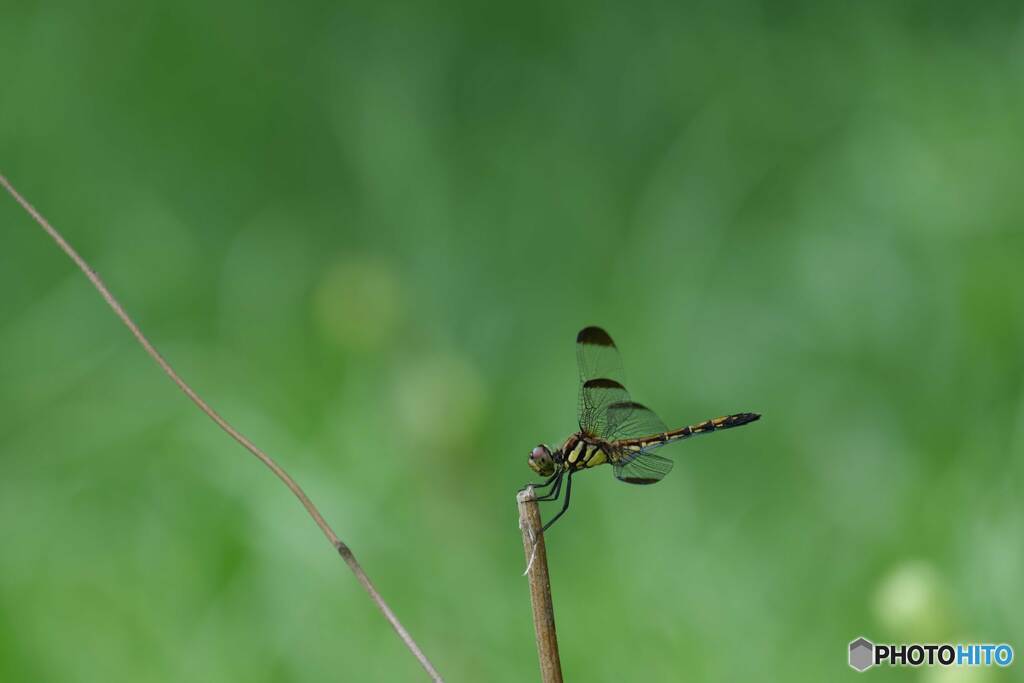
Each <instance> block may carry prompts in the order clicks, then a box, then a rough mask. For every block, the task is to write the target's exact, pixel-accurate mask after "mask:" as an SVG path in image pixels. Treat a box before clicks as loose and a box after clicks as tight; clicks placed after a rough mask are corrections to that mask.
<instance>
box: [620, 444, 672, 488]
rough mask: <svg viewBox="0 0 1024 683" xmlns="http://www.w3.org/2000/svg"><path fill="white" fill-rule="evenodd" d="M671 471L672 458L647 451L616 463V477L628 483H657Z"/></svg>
mask: <svg viewBox="0 0 1024 683" xmlns="http://www.w3.org/2000/svg"><path fill="white" fill-rule="evenodd" d="M671 471H672V461H671V460H669V459H668V458H663V457H661V456H660V455H655V454H653V453H648V452H646V451H639V452H638V453H636V454H634V455H633V456H632V457H629V458H622V459H621V460H619V461H618V462H616V463H615V478H616V479H618V480H619V481H624V482H626V483H627V484H657V483H658V482H659V481H661V480H662V479H664V478H665V476H666V475H667V474H668V473H669V472H671Z"/></svg>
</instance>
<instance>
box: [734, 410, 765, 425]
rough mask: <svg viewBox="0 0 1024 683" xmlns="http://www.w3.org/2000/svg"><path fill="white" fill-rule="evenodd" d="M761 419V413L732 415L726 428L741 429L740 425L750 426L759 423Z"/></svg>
mask: <svg viewBox="0 0 1024 683" xmlns="http://www.w3.org/2000/svg"><path fill="white" fill-rule="evenodd" d="M760 419H761V413H739V414H737V415H730V416H729V418H728V422H727V423H726V425H725V426H727V427H739V426H740V425H745V424H750V423H751V422H757V421H758V420H760Z"/></svg>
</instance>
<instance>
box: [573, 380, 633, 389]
mask: <svg viewBox="0 0 1024 683" xmlns="http://www.w3.org/2000/svg"><path fill="white" fill-rule="evenodd" d="M583 388H584V389H622V390H625V388H626V387H624V386H622V385H621V384H620V383H618V382H616V381H615V380H613V379H608V378H607V377H596V378H594V379H588V380H587V381H586V382H584V383H583Z"/></svg>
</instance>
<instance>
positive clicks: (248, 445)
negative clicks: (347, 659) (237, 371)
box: [0, 175, 442, 681]
mask: <svg viewBox="0 0 1024 683" xmlns="http://www.w3.org/2000/svg"><path fill="white" fill-rule="evenodd" d="M0 185H3V186H4V189H6V190H7V192H8V193H10V195H11V196H12V197H14V199H15V200H16V201H17V202H18V203H19V204H21V207H22V208H23V209H25V211H27V212H28V214H29V215H30V216H31V217H32V218H33V220H35V222H36V223H38V224H39V227H41V228H42V229H43V230H45V231H46V233H47V234H49V235H50V237H52V238H53V240H54V241H55V242H56V243H57V246H59V247H60V248H61V250H62V251H63V252H64V253H65V254H67V255H68V257H69V258H70V259H71V260H72V261H74V262H75V264H77V265H78V267H79V268H81V269H82V272H83V273H85V276H86V277H87V278H89V281H90V282H92V284H93V286H94V287H95V288H96V289H97V291H99V293H100V296H102V297H103V299H104V300H105V301H106V302H107V303H108V304H109V305H110V307H111V308H112V309H114V313H116V314H117V317H119V318H120V319H121V321H122V322H123V323H124V324H125V325H126V326H127V327H128V329H129V330H130V331H131V333H132V334H133V335H134V336H135V339H136V340H138V342H139V343H140V344H141V345H142V348H144V349H145V350H146V353H148V354H149V355H150V356H151V357H152V358H153V360H155V361H156V362H157V364H159V365H160V367H161V368H163V370H164V372H166V373H167V375H168V376H169V377H170V378H171V380H172V381H173V382H174V383H175V384H177V385H178V388H179V389H181V390H182V391H183V392H185V395H186V396H188V397H189V398H190V399H192V402H193V403H195V404H196V405H197V406H198V407H199V409H200V410H202V411H203V412H204V413H206V415H207V416H208V417H209V418H210V419H211V420H213V421H214V422H216V423H217V426H218V427H220V428H221V429H223V430H224V431H225V432H227V433H228V435H230V436H231V438H233V439H234V440H235V441H237V442H238V443H240V444H242V446H243V447H244V448H245V449H246V450H247V451H249V452H250V453H252V454H253V455H255V456H256V457H257V458H259V460H260V462H262V463H263V464H264V465H266V466H267V467H268V468H270V471H271V472H273V473H274V474H275V475H276V476H277V478H278V479H280V480H281V481H282V482H283V483H284V485H285V486H287V487H288V489H289V490H290V491H291V492H292V493H293V494H295V497H296V498H298V499H299V502H300V503H302V506H303V507H304V508H306V512H308V513H309V516H310V517H312V518H313V521H314V522H316V525H317V526H318V527H320V530H321V531H322V532H323V533H324V536H326V537H327V540H328V541H330V542H331V545H333V546H334V548H335V549H336V550H337V551H338V554H339V555H341V558H342V559H343V560H345V564H347V565H348V566H349V569H351V570H352V573H353V574H355V575H356V579H358V580H359V583H361V584H362V585H363V588H365V589H366V592H367V593H369V594H370V598H371V599H372V600H373V601H374V603H376V605H377V607H379V608H380V611H381V612H383V613H384V618H385V619H387V620H388V622H390V624H391V626H392V628H394V629H395V632H396V633H397V634H398V637H399V638H401V639H402V642H404V643H405V646H406V647H407V648H409V651H410V652H412V654H413V655H414V656H415V657H416V659H418V660H419V662H420V664H422V665H423V668H424V669H426V670H427V673H428V674H429V675H430V677H431V679H433V680H434V681H441V680H442V679H441V675H440V674H439V673H437V670H436V669H434V666H433V665H432V664H431V663H430V660H428V659H427V656H426V655H425V654H423V651H422V650H420V648H419V646H418V645H417V644H416V641H414V640H413V639H412V636H410V635H409V632H408V631H406V630H405V627H404V626H402V623H401V622H400V621H399V620H398V617H396V616H395V613H394V612H392V611H391V608H390V607H388V604H387V603H386V602H384V598H382V597H381V595H380V593H378V592H377V589H376V588H375V587H374V585H373V583H372V582H371V581H370V577H368V576H367V575H366V572H364V571H363V568H362V566H361V565H360V564H359V562H358V561H357V560H356V558H355V555H353V554H352V551H351V550H349V547H348V546H347V545H345V543H344V542H342V540H341V539H340V538H338V535H337V534H335V533H334V530H333V529H331V527H330V525H329V524H328V523H327V522H326V521H325V520H324V518H323V516H322V515H321V514H320V511H319V510H317V508H316V506H315V505H314V504H313V501H311V500H310V499H309V497H308V496H307V495H306V493H305V492H304V491H303V490H302V488H301V487H300V486H299V485H298V484H297V483H295V480H294V479H292V478H291V476H289V475H288V473H287V472H285V471H284V470H283V469H282V468H281V466H280V465H278V464H277V463H276V462H275V461H274V460H273V458H271V457H270V456H269V455H267V454H266V453H264V452H263V451H262V450H260V449H259V448H258V447H257V446H256V445H255V444H254V443H253V442H251V441H249V439H248V438H246V437H245V435H243V434H242V433H241V432H239V431H238V430H237V429H235V428H234V427H232V426H231V425H230V424H228V422H227V420H225V419H224V418H223V417H221V416H220V415H219V414H218V413H217V412H216V411H215V410H214V409H213V408H211V407H210V406H209V404H207V403H206V401H204V400H203V399H202V398H200V396H199V394H197V393H196V392H195V390H193V389H192V387H190V386H189V385H188V384H186V383H185V380H183V379H182V378H181V377H179V376H178V373H176V372H175V371H174V368H172V367H171V366H170V364H169V363H168V362H167V361H166V360H164V357H163V356H161V355H160V353H159V352H158V351H157V350H156V347H154V346H153V344H151V343H150V341H149V340H148V339H146V336H145V335H143V334H142V330H140V329H139V326H138V325H136V324H135V321H133V320H132V319H131V318H130V317H129V316H128V313H126V312H125V310H124V308H123V307H122V306H121V304H120V303H119V302H118V301H117V299H115V298H114V295H113V294H111V293H110V290H109V289H107V286H106V285H104V284H103V281H102V280H100V276H99V275H97V274H96V271H94V270H93V269H92V268H91V267H90V266H89V264H88V263H86V262H85V260H84V259H83V258H82V257H81V256H79V255H78V252H76V251H75V250H74V249H73V248H72V247H71V245H70V244H68V243H67V241H65V239H64V238H63V237H62V236H61V234H60V233H59V232H57V230H56V229H55V228H54V227H53V226H52V225H50V223H49V222H48V221H47V220H46V219H45V218H43V216H42V215H41V214H40V213H39V212H38V211H36V209H35V207H33V206H32V205H31V204H29V203H28V201H27V200H26V199H25V198H24V197H22V196H21V194H19V193H18V191H17V190H15V189H14V187H13V186H12V185H11V183H10V182H9V181H8V180H7V178H6V177H4V176H3V175H0Z"/></svg>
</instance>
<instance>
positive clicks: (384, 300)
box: [313, 258, 401, 350]
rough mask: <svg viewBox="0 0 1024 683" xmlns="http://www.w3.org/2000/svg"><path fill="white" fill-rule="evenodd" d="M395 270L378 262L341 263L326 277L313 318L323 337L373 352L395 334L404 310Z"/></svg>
mask: <svg viewBox="0 0 1024 683" xmlns="http://www.w3.org/2000/svg"><path fill="white" fill-rule="evenodd" d="M400 289H401V288H400V286H399V282H398V277H397V275H396V273H395V270H394V269H393V268H392V267H391V266H390V265H389V264H387V263H385V262H383V261H379V260H376V259H372V258H369V259H355V258H351V259H346V260H343V261H339V262H338V263H336V264H335V265H334V266H332V267H331V268H330V269H328V270H327V272H326V273H325V274H324V276H323V279H322V280H321V281H320V284H319V285H318V286H317V288H316V291H315V294H314V299H313V315H314V317H315V319H316V323H317V326H318V327H319V328H320V329H321V331H322V332H323V334H324V336H325V337H327V338H328V339H329V340H330V341H331V342H333V343H335V344H337V345H338V346H341V347H345V348H349V349H362V350H366V349H372V348H374V347H376V346H378V345H379V344H381V343H382V342H384V341H386V340H387V339H388V338H389V337H390V336H391V335H392V334H394V331H395V327H396V325H397V323H398V319H399V315H400V309H401V293H400Z"/></svg>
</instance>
